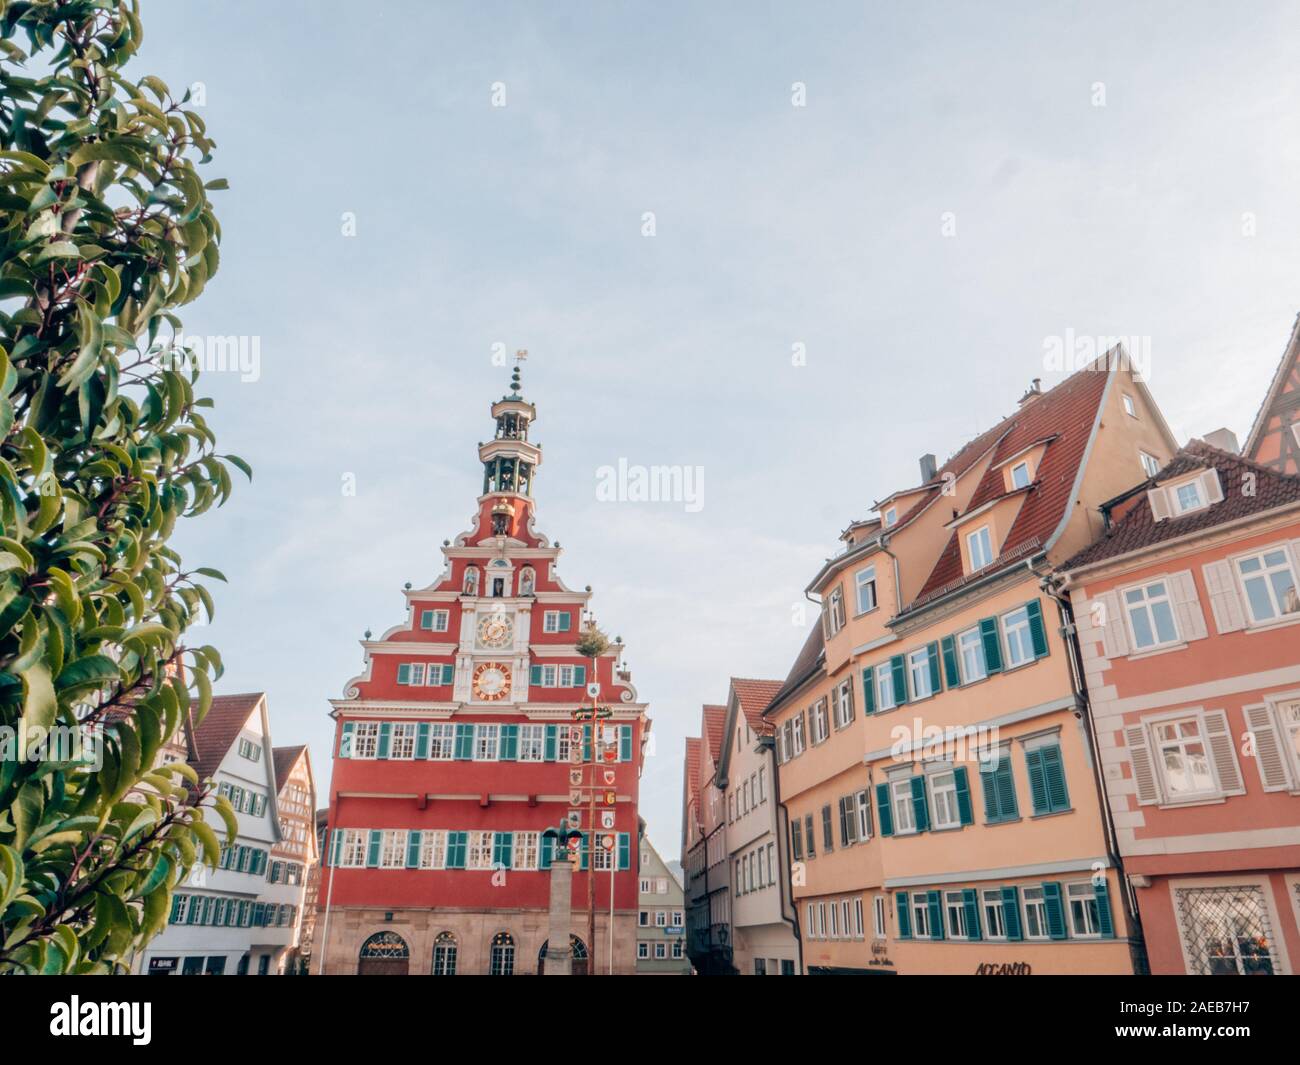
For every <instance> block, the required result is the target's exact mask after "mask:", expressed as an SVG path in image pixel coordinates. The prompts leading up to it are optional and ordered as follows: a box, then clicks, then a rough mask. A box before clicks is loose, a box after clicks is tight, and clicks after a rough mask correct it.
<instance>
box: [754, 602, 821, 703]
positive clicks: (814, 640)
mask: <svg viewBox="0 0 1300 1065" xmlns="http://www.w3.org/2000/svg"><path fill="white" fill-rule="evenodd" d="M825 649H826V641H825V640H824V639H823V638H822V623H821V621H820V619H819V620H817V621H814V622H813V627H812V628H811V629H810V630H809V631H808V638H807V639H806V640H804V642H803V646H802V647H801V648H800V649H799V654H798V655H796V656H795V660H794V665H792V666H791V667H790V672H789V673H788V674H786V678H785V680H784V682H782V684H781V687H780V688H778V689H777V691H776V694H775V695H773V696H772V698H771V699H769V700H768V703H767V706H765V707H763V713H765V714H766V713H768V712H769V711H771V710H774V709H776V707H777V706H778V705H779V704H780V703H781V702H782V701H783V700H784V699H785V698H786V696H788V695H789V694H790V693H791V692H793V691H794V690H795V689H797V688H800V687H802V686H803V683H804V682H805V681H806V680H807V679H808V677H809V675H810V674H812V673H813V672H815V671H816V669H817V667H818V665H819V664H820V662H821V658H822V653H823V652H824V651H825Z"/></svg>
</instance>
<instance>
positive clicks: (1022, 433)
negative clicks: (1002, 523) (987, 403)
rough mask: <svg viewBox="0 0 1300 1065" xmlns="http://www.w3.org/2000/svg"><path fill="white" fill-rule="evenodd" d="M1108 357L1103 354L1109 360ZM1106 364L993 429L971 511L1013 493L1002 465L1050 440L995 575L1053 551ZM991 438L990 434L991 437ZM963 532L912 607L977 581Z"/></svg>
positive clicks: (1094, 416)
mask: <svg viewBox="0 0 1300 1065" xmlns="http://www.w3.org/2000/svg"><path fill="white" fill-rule="evenodd" d="M1105 358H1106V356H1102V359H1105ZM1099 361H1100V360H1099ZM1096 365H1097V364H1096V363H1094V364H1093V366H1096ZM1104 365H1105V364H1103V366H1102V368H1098V369H1094V368H1092V366H1089V367H1085V368H1084V369H1082V370H1079V371H1078V372H1077V373H1075V374H1073V375H1071V376H1070V377H1067V378H1066V379H1065V380H1064V381H1062V382H1061V383H1060V384H1059V385H1057V386H1056V387H1055V388H1053V389H1050V390H1049V391H1047V392H1044V393H1043V394H1042V396H1040V397H1039V398H1038V399H1036V400H1034V401H1033V402H1031V403H1029V404H1028V405H1027V406H1025V407H1022V408H1021V409H1020V410H1018V411H1017V412H1016V413H1015V414H1013V415H1011V416H1010V417H1009V418H1007V419H1005V420H1004V421H1003V422H1001V423H999V425H998V426H996V427H995V428H994V429H993V430H990V433H996V434H997V436H996V440H997V442H996V444H995V446H994V449H993V455H992V458H991V461H990V463H989V466H988V468H987V469H986V470H985V471H984V475H983V477H981V479H980V483H979V484H978V485H977V486H976V488H975V492H974V494H973V495H972V496H971V501H970V505H969V508H968V509H974V508H975V507H978V506H982V505H983V504H985V503H988V502H990V501H992V500H994V499H997V498H999V497H1001V496H1003V495H1006V494H1008V493H1007V492H1006V490H1005V487H1004V483H1003V479H1002V470H1001V469H998V468H997V464H998V463H999V462H1001V461H1002V460H1003V459H1006V458H1010V457H1011V456H1013V455H1016V454H1018V453H1019V452H1021V451H1023V450H1025V449H1026V448H1028V447H1031V446H1033V445H1034V444H1036V443H1038V442H1041V441H1043V440H1049V438H1050V440H1049V442H1048V444H1047V447H1046V449H1045V450H1044V452H1043V457H1042V460H1041V461H1040V462H1039V464H1038V469H1037V471H1035V477H1034V483H1033V485H1032V487H1031V489H1030V490H1029V491H1028V492H1026V493H1025V498H1024V501H1023V502H1022V503H1021V504H1020V511H1019V513H1018V514H1017V515H1016V519H1015V521H1014V522H1013V523H1012V526H1011V529H1010V531H1009V532H1008V533H1007V536H1006V539H1005V540H1004V541H1003V543H1002V550H1001V552H1000V554H999V555H998V557H997V558H996V559H994V560H993V562H992V563H991V564H990V565H988V566H986V567H984V569H983V570H982V571H981V573H988V572H993V571H995V570H997V569H1000V568H1002V567H1003V566H1005V565H1006V564H1008V563H1010V562H1013V561H1016V560H1018V559H1021V558H1024V557H1025V556H1027V555H1030V554H1033V553H1034V551H1035V550H1037V549H1038V548H1040V547H1045V546H1047V545H1048V544H1049V542H1050V540H1051V538H1052V536H1053V534H1054V533H1055V532H1056V529H1057V527H1058V526H1059V525H1060V523H1061V519H1062V518H1063V517H1064V516H1065V514H1066V513H1067V512H1068V510H1069V508H1070V502H1071V499H1072V498H1073V495H1074V482H1075V478H1076V476H1077V474H1078V472H1079V466H1080V464H1081V463H1082V462H1083V457H1084V453H1085V451H1086V450H1087V447H1088V440H1089V438H1090V437H1091V435H1092V427H1093V424H1094V423H1095V422H1096V420H1097V413H1098V410H1099V408H1100V407H1101V401H1102V397H1103V396H1104V395H1105V394H1106V384H1107V381H1108V380H1109V379H1110V372H1109V371H1108V370H1106V369H1105V368H1104ZM990 433H985V434H984V438H987V437H988V436H989V435H990ZM968 447H969V445H968ZM964 450H965V449H964ZM958 534H959V530H956V529H954V530H953V532H952V535H951V536H950V537H949V539H948V543H947V544H946V545H945V547H944V549H943V551H942V552H941V553H940V555H939V561H938V562H936V563H935V566H934V569H933V570H931V571H930V576H929V577H927V578H926V581H925V584H923V585H922V586H921V590H920V591H919V592H918V593H917V596H916V599H915V600H914V601H913V602H912V603H911V604H909V606H908V609H909V610H910V609H912V608H914V607H917V606H921V605H923V604H924V603H926V602H927V601H928V600H930V599H933V598H936V597H938V596H939V595H942V594H945V593H946V592H949V591H952V590H954V589H956V588H959V587H961V586H962V584H964V583H965V582H966V581H968V580H970V579H971V577H973V576H976V575H975V574H972V575H970V576H969V577H968V576H964V575H963V574H962V566H961V546H960V541H959V540H958Z"/></svg>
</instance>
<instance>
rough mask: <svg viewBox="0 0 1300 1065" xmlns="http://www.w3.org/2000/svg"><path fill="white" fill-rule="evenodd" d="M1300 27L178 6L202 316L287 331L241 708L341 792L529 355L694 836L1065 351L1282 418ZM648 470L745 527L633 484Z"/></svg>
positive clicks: (572, 527) (1295, 213)
mask: <svg viewBox="0 0 1300 1065" xmlns="http://www.w3.org/2000/svg"><path fill="white" fill-rule="evenodd" d="M1297 10H1298V9H1297V8H1296V7H1295V6H1294V5H1287V4H1266V3H1257V4H1252V5H1250V6H1249V8H1248V9H1246V10H1238V11H1231V12H1230V11H1229V10H1228V9H1226V8H1224V7H1223V6H1222V5H1217V6H1211V5H1207V4H1194V3H1168V4H1144V5H1141V7H1140V9H1138V10H1134V9H1133V5H1130V4H1101V3H1088V4H1041V3H1024V4H1002V5H999V6H997V7H996V8H994V7H993V6H991V5H970V4H955V3H954V4H906V5H904V4H894V3H888V4H886V3H878V4H862V3H858V4H822V5H818V4H803V3H800V4H795V3H787V4H754V3H749V4H722V3H714V4H708V5H702V4H698V3H695V4H690V3H664V2H659V3H655V4H645V5H640V6H634V5H612V4H598V3H590V4H580V3H565V4H545V5H539V4H488V3H465V4H451V3H439V4H436V5H435V4H430V3H416V2H409V3H397V2H389V3H381V2H376V0H372V2H369V3H366V4H355V3H346V4H345V3H342V2H325V0H320V2H306V0H300V2H293V0H280V2H278V3H276V4H274V5H267V4H265V3H253V2H233V0H226V2H223V3H221V4H211V3H199V2H196V0H168V2H167V3H162V2H160V0H146V3H145V4H144V19H145V27H146V40H145V45H144V49H143V52H142V55H141V56H140V57H139V58H138V60H137V62H136V63H135V64H134V66H135V73H136V75H137V76H139V75H143V74H145V73H156V74H159V75H161V76H162V77H163V78H165V79H166V80H167V81H168V82H169V83H171V84H172V85H173V86H182V85H185V84H188V83H190V82H193V81H202V82H203V83H204V87H205V90H206V104H205V106H204V108H203V113H204V115H205V117H206V119H207V121H208V124H209V128H210V131H211V132H212V133H213V135H214V136H215V138H216V140H217V142H218V152H217V155H216V159H215V162H214V163H213V165H212V166H211V167H210V168H209V169H210V173H211V176H213V177H215V176H225V177H228V178H229V180H230V184H231V190H230V191H229V192H226V193H222V194H220V197H219V199H218V205H219V213H220V217H221V221H222V224H223V227H224V230H225V237H224V241H223V244H222V257H223V266H222V269H221V272H220V274H219V275H218V277H217V278H216V280H215V281H214V282H213V283H212V284H211V285H210V286H209V288H208V290H207V291H206V292H205V294H204V296H203V298H202V300H201V301H200V303H199V304H198V305H197V306H194V307H192V308H189V309H188V310H187V312H186V315H185V324H186V328H187V332H190V333H197V334H247V335H256V336H258V337H260V342H261V355H262V368H261V369H262V373H261V377H260V379H259V380H258V381H256V382H241V381H240V380H239V379H238V378H237V377H236V376H235V375H230V374H226V375H222V374H213V375H211V376H209V377H208V378H207V379H206V384H205V386H204V387H205V388H206V389H207V390H208V391H209V392H210V393H211V394H212V395H214V396H215V397H216V399H217V402H218V409H217V412H216V414H215V416H214V418H213V422H214V424H215V426H216V428H217V430H218V432H219V434H220V439H221V443H222V446H223V448H225V449H228V450H232V451H235V452H237V453H239V454H242V455H243V456H244V457H246V458H247V459H248V460H249V461H251V462H252V463H253V465H254V467H255V470H256V479H255V481H254V483H253V484H252V485H251V486H246V485H241V486H240V487H239V490H238V491H237V493H236V495H235V497H234V498H233V500H232V501H231V502H230V503H229V504H228V505H227V506H226V507H225V508H224V509H223V510H222V511H219V512H213V513H211V514H210V515H209V516H207V517H205V518H204V519H202V520H201V521H197V522H192V523H188V525H186V526H184V527H183V528H182V530H181V531H180V533H179V537H178V538H179V542H180V547H181V549H182V550H183V552H184V554H185V557H186V559H187V561H188V562H190V563H192V564H200V563H206V564H209V565H214V566H218V567H220V568H221V569H223V570H224V571H225V572H226V573H227V574H228V576H229V577H230V579H231V585H230V587H229V588H219V589H218V590H217V607H218V617H217V621H216V624H215V625H214V626H213V627H212V630H211V633H210V636H211V639H212V641H213V642H214V643H216V644H217V645H218V646H219V647H220V648H221V649H222V651H223V652H224V654H225V659H226V663H227V675H226V677H225V678H224V680H223V681H222V683H221V685H220V688H219V690H221V691H226V692H233V691H244V690H257V689H262V690H265V691H266V692H267V693H268V695H269V699H270V709H271V722H272V730H273V735H274V738H275V740H276V741H277V742H278V743H282V744H288V743H300V742H309V743H311V745H312V755H313V759H314V761H315V766H316V770H317V774H318V783H319V787H320V789H321V794H322V797H324V796H325V795H326V794H327V783H328V774H329V760H328V754H329V737H330V727H329V720H328V718H327V716H326V714H327V711H328V704H327V702H326V700H327V699H328V698H330V697H332V696H337V695H338V694H340V692H341V690H342V687H343V684H344V682H345V681H346V680H347V679H348V678H350V677H351V676H353V675H354V674H355V673H356V672H357V671H358V669H359V667H360V665H361V652H360V649H359V647H358V646H357V642H356V641H357V640H358V639H359V638H360V637H361V635H362V632H363V631H364V630H365V629H366V628H371V629H373V630H374V631H375V632H376V633H379V632H382V631H384V629H386V628H387V627H389V626H390V625H392V624H394V623H396V622H397V621H399V620H401V618H402V616H403V601H402V596H401V588H402V585H403V583H404V582H406V581H411V582H413V583H415V584H417V585H419V584H422V583H425V582H427V581H428V580H429V579H430V578H431V577H433V576H435V575H436V574H437V572H438V571H439V569H440V556H439V553H438V545H439V544H441V542H442V540H443V539H446V538H450V537H454V536H455V535H456V534H457V533H458V532H460V531H461V530H463V529H464V528H465V527H466V525H467V523H468V519H469V517H470V514H471V513H472V510H473V505H474V498H475V495H476V493H477V492H478V490H479V486H480V471H479V467H478V465H477V461H476V457H475V445H476V443H477V442H478V441H479V440H481V439H483V438H485V437H486V436H487V434H488V433H489V432H490V422H489V418H488V413H487V404H488V402H489V401H490V399H491V398H493V397H494V396H496V395H499V394H500V393H501V392H502V390H503V388H504V385H505V383H506V377H507V371H506V370H504V369H501V368H497V367H494V366H493V365H492V364H491V362H490V355H491V349H492V345H493V344H494V343H498V342H499V343H501V344H504V345H505V346H506V348H507V349H508V350H511V351H513V350H514V349H515V348H517V347H526V348H528V349H529V351H530V353H531V354H530V359H529V362H528V365H527V367H526V371H525V376H526V383H527V393H528V396H529V398H531V399H532V400H533V401H534V402H536V404H537V406H538V413H539V420H538V423H537V430H536V438H537V439H538V440H539V441H540V442H541V443H542V444H543V446H544V448H545V462H544V465H543V468H542V470H541V472H540V476H539V479H538V482H537V489H536V495H537V499H538V504H539V526H540V527H541V528H542V529H543V530H544V531H546V532H547V533H548V534H549V535H550V536H551V537H552V538H553V539H558V540H559V541H560V542H561V543H562V544H563V545H564V547H565V549H566V553H565V555H564V557H563V559H562V560H561V564H560V573H561V576H562V577H563V578H564V579H565V580H566V582H567V583H569V584H570V585H571V586H576V587H582V586H583V585H586V584H591V585H592V586H593V588H594V589H595V591H596V598H595V604H594V605H595V607H596V610H597V613H598V616H599V619H600V621H601V622H602V624H603V625H604V626H605V627H606V628H608V629H609V631H610V632H611V634H613V633H617V634H620V635H622V636H623V638H624V639H625V641H627V643H628V645H629V653H628V662H629V664H630V665H631V667H632V670H633V679H634V681H635V683H636V685H637V687H638V689H639V692H640V694H641V696H643V697H644V698H645V699H647V700H648V701H649V703H650V709H651V714H652V716H653V718H654V722H655V725H654V731H655V734H656V736H657V738H658V743H657V748H656V753H655V755H654V756H653V757H652V758H651V759H650V760H649V761H648V763H647V765H646V770H645V775H644V778H643V790H642V798H643V805H642V809H643V813H644V815H645V817H646V818H647V820H648V821H649V825H650V831H651V835H652V836H653V838H654V841H655V844H656V845H657V846H658V847H659V849H660V850H661V851H662V853H663V854H664V856H665V857H667V858H671V857H674V856H676V855H677V854H678V852H679V849H680V848H679V839H678V836H679V825H680V791H681V751H682V739H683V737H684V736H685V735H686V734H687V733H688V732H696V731H697V730H698V728H699V708H700V705H701V704H702V703H704V702H718V701H721V700H722V699H723V698H724V696H725V693H726V689H727V678H728V677H729V676H730V675H733V674H735V675H740V676H756V677H773V678H780V677H784V675H785V673H786V672H787V670H788V668H789V664H790V661H791V658H792V656H793V654H794V652H795V651H796V649H797V647H798V644H799V643H800V641H801V639H802V636H803V632H804V628H803V626H801V625H796V624H793V623H792V611H793V608H794V607H795V606H796V604H798V603H800V602H801V601H802V599H803V596H802V589H803V587H804V584H805V583H806V581H807V580H808V578H809V577H810V576H811V575H812V574H813V573H814V572H815V570H816V569H817V567H818V565H819V564H820V563H821V561H822V559H823V558H824V557H825V556H826V555H827V554H828V553H830V552H831V551H832V550H833V549H834V547H835V537H836V534H837V533H838V531H839V530H840V529H841V528H842V527H843V526H844V525H845V524H846V523H847V521H848V520H849V519H850V518H853V517H857V516H861V515H863V514H865V513H866V512H867V510H868V509H869V507H870V504H871V502H872V500H873V499H876V498H880V497H882V496H884V495H885V494H887V493H888V492H890V491H892V490H894V489H896V488H899V487H902V486H904V485H907V484H911V483H914V482H915V480H916V475H917V465H916V459H917V456H919V455H920V454H922V453H923V452H926V451H933V452H934V453H936V454H937V455H938V456H939V458H940V460H942V459H943V458H944V457H945V456H947V455H948V454H950V453H951V452H952V451H954V450H955V449H956V448H957V447H958V446H960V445H961V443H962V442H963V441H964V440H965V439H966V438H968V437H969V436H970V435H972V434H973V433H975V432H976V431H977V430H979V429H982V428H986V427H987V426H988V425H990V424H991V423H992V422H993V421H994V420H995V419H997V418H999V417H1000V416H1002V415H1003V414H1005V413H1006V412H1007V411H1009V410H1010V409H1011V408H1012V407H1013V405H1014V402H1015V400H1016V398H1017V397H1018V396H1019V395H1020V393H1021V392H1022V391H1023V390H1024V388H1025V386H1026V385H1027V383H1028V381H1029V379H1030V378H1032V377H1035V376H1044V377H1046V378H1047V381H1046V382H1045V383H1047V384H1051V383H1052V378H1051V375H1049V374H1045V373H1044V372H1043V369H1042V362H1043V351H1044V342H1045V338H1048V337H1052V336H1059V335H1063V334H1065V333H1066V332H1067V331H1068V330H1072V331H1073V332H1074V333H1075V334H1081V335H1092V334H1120V335H1138V336H1144V337H1149V338H1150V350H1151V360H1152V381H1151V385H1152V389H1153V391H1154V394H1155V396H1156V398H1157V400H1158V401H1159V402H1160V403H1161V405H1162V407H1163V409H1164V411H1165V413H1166V415H1167V417H1168V418H1169V420H1170V422H1171V424H1172V425H1173V427H1174V430H1175V432H1176V433H1177V435H1178V436H1179V438H1180V440H1185V439H1186V438H1187V437H1188V436H1190V435H1194V434H1200V433H1204V432H1206V431H1209V430H1212V429H1214V428H1217V427H1218V426H1220V425H1224V424H1226V425H1228V426H1230V427H1231V428H1233V429H1235V430H1236V431H1237V432H1238V434H1239V435H1240V436H1243V437H1244V435H1245V431H1246V429H1247V428H1248V425H1249V421H1250V418H1251V416H1252V415H1253V413H1254V410H1255V407H1256V405H1257V404H1258V402H1259V399H1260V398H1261V396H1262V394H1263V392H1264V389H1265V387H1266V386H1267V383H1268V379H1269V376H1270V374H1271V373H1272V371H1273V368H1274V366H1275V364H1276V361H1277V359H1278V357H1279V355H1280V352H1281V347H1282V344H1283V342H1284V340H1285V338H1286V336H1287V334H1288V332H1289V330H1290V327H1291V323H1292V320H1293V317H1294V315H1295V313H1296V311H1297V310H1300V270H1297V267H1298V266H1300V201H1298V200H1297V197H1296V195H1295V174H1296V172H1297V170H1298V169H1300V138H1298V137H1297V122H1298V121H1300V120H1298V119H1297V115H1300V74H1298V72H1297V67H1296V65H1295V62H1294V52H1295V49H1294V41H1295V40H1296V39H1297V36H1298V31H1300V16H1298V15H1297ZM495 82H502V83H504V85H505V87H506V101H507V105H506V106H505V107H504V108H493V107H492V106H491V91H492V85H493V83H495ZM794 82H803V83H805V84H806V86H807V106H806V107H804V108H795V107H793V106H791V86H792V83H794ZM1098 82H1101V83H1104V86H1105V90H1104V91H1105V104H1106V106H1104V107H1097V106H1094V105H1093V101H1094V94H1095V90H1094V84H1095V83H1098ZM647 211H653V212H654V213H655V216H656V224H657V232H656V235H655V236H653V237H644V236H642V235H641V226H642V215H643V213H644V212H647ZM344 212H354V213H355V215H356V225H357V235H356V236H355V237H345V236H343V235H342V234H341V218H342V215H343V214H344ZM945 212H952V213H954V214H955V217H956V235H955V236H951V237H945V236H943V235H941V222H942V218H943V216H944V214H945ZM1246 212H1252V213H1253V214H1254V216H1255V219H1256V223H1255V224H1256V227H1257V235H1255V236H1253V237H1245V236H1243V235H1242V229H1243V215H1244V213H1246ZM795 343H802V344H804V345H806V350H807V365H806V366H801V367H795V366H792V365H791V346H792V345H793V344H795ZM620 457H622V458H626V459H627V461H628V462H630V463H633V464H638V463H639V464H646V465H651V464H686V465H692V466H696V465H699V466H703V467H704V469H705V482H704V483H705V497H704V504H705V505H704V507H703V509H702V510H700V511H699V512H698V513H686V512H685V510H684V508H683V507H682V506H681V505H680V504H678V505H671V504H634V503H621V504H620V503H602V502H598V501H597V499H596V493H595V488H596V473H595V471H596V469H597V468H598V467H600V466H602V465H605V464H614V463H616V462H617V461H618V459H619V458H620ZM349 473H351V474H355V476H356V478H357V495H356V496H355V498H345V497H344V496H343V494H342V492H341V484H342V479H343V477H344V475H345V474H349Z"/></svg>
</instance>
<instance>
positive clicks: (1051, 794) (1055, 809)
mask: <svg viewBox="0 0 1300 1065" xmlns="http://www.w3.org/2000/svg"><path fill="white" fill-rule="evenodd" d="M1041 754H1042V766H1043V783H1044V785H1045V786H1046V788H1047V804H1048V807H1049V808H1050V809H1051V811H1052V813H1059V812H1060V811H1061V810H1068V809H1069V808H1070V792H1069V789H1068V788H1067V787H1066V786H1065V763H1064V762H1063V761H1062V760H1061V748H1060V745H1059V744H1054V745H1053V746H1051V747H1043V748H1042V749H1041Z"/></svg>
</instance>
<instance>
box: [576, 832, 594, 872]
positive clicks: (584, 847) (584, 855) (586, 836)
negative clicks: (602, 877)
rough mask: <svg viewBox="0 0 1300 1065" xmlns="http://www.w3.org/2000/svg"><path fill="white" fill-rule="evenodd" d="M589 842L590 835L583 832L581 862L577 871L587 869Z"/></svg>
mask: <svg viewBox="0 0 1300 1065" xmlns="http://www.w3.org/2000/svg"><path fill="white" fill-rule="evenodd" d="M590 840H591V833H590V832H584V833H583V834H582V860H581V861H580V862H579V863H578V868H579V869H586V868H587V844H588V843H589V842H590Z"/></svg>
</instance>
